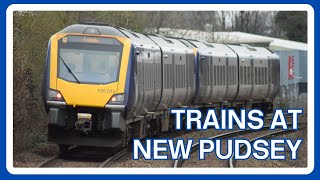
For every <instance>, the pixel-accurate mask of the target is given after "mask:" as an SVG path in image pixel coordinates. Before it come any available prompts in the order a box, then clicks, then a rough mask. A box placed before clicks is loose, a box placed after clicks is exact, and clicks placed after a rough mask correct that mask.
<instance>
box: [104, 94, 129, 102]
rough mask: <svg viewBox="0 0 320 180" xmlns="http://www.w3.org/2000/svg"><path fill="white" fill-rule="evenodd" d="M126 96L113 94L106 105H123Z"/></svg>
mask: <svg viewBox="0 0 320 180" xmlns="http://www.w3.org/2000/svg"><path fill="white" fill-rule="evenodd" d="M125 97H126V94H125V93H123V94H115V95H113V96H112V97H111V99H110V100H109V102H108V104H124V101H125Z"/></svg>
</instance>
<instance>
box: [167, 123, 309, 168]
mask: <svg viewBox="0 0 320 180" xmlns="http://www.w3.org/2000/svg"><path fill="white" fill-rule="evenodd" d="M299 124H301V123H299ZM287 125H288V126H289V125H292V123H287ZM269 128H270V125H267V126H264V127H262V129H261V130H260V131H259V132H261V131H266V130H268V129H269ZM301 128H302V127H300V128H299V129H301ZM303 128H304V127H303ZM294 131H296V130H292V129H289V130H279V131H276V132H271V133H268V134H264V135H261V136H258V137H256V138H253V139H251V140H250V143H252V142H253V141H255V140H257V139H261V138H265V139H270V138H271V137H274V136H278V135H281V134H287V133H292V132H294ZM256 132H257V131H252V130H251V129H245V130H237V131H232V132H227V133H223V134H219V135H216V136H213V137H210V138H209V139H210V140H215V139H226V138H230V137H237V136H239V135H246V134H251V133H256ZM240 148H241V149H240V150H241V151H244V150H245V148H246V146H243V145H242V146H241V147H240ZM198 149H199V143H195V144H193V145H192V147H191V150H190V153H194V152H196V151H197V150H198ZM184 162H185V160H184V159H182V158H181V156H179V157H178V159H177V160H174V162H173V165H172V167H173V168H179V167H182V166H183V163H184ZM235 162H236V161H235V160H234V157H233V155H232V157H231V158H230V160H229V163H228V166H229V167H231V168H233V167H235Z"/></svg>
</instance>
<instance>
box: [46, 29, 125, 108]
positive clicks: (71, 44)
mask: <svg viewBox="0 0 320 180" xmlns="http://www.w3.org/2000/svg"><path fill="white" fill-rule="evenodd" d="M103 40H105V41H111V42H106V43H110V45H109V44H107V45H106V46H111V47H110V50H112V51H108V48H106V50H104V49H103V48H101V47H99V46H105V44H99V43H104V42H101V41H103ZM112 41H113V42H112ZM112 43H113V44H112ZM115 46H119V47H117V48H115ZM129 51H130V39H127V38H122V37H112V36H88V35H85V36H84V35H79V34H56V35H54V36H53V37H52V38H51V54H50V89H52V90H58V91H59V92H60V93H61V95H62V97H63V99H64V100H65V102H66V104H67V105H70V106H73V107H76V106H87V107H105V105H106V104H107V102H108V101H109V100H112V99H111V97H112V96H113V95H115V94H123V93H124V87H125V80H126V72H127V67H128V60H129ZM70 71H71V72H70Z"/></svg>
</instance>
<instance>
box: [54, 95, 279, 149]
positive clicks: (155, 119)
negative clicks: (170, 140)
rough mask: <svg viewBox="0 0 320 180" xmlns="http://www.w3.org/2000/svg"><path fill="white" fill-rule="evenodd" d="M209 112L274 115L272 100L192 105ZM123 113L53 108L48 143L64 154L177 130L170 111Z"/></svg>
mask: <svg viewBox="0 0 320 180" xmlns="http://www.w3.org/2000/svg"><path fill="white" fill-rule="evenodd" d="M192 108H198V109H200V110H202V111H203V112H206V111H207V109H208V108H211V109H212V108H214V109H217V110H218V109H220V108H233V109H235V110H236V111H239V112H240V109H241V108H245V109H253V108H257V109H261V110H262V111H263V112H264V114H268V113H272V111H273V103H272V102H271V101H260V102H253V101H252V102H233V103H229V102H223V103H219V104H210V105H198V106H192ZM217 112H219V111H217ZM123 115H124V111H121V110H111V109H105V108H83V107H81V108H80V107H76V108H74V107H68V106H66V107H51V108H50V113H49V123H48V140H49V141H50V142H53V143H56V144H58V145H59V147H60V151H61V152H64V151H66V150H67V149H68V147H70V146H72V145H77V146H95V147H110V148H118V147H125V146H128V145H129V144H130V140H131V139H132V138H139V139H143V138H145V137H152V136H155V135H157V134H159V133H164V132H167V133H170V132H173V131H174V130H175V127H174V120H173V116H170V111H169V109H168V110H165V111H158V112H148V113H146V114H145V115H144V116H137V117H135V118H131V119H124V116H123Z"/></svg>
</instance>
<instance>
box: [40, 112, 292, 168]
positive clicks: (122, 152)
mask: <svg viewBox="0 0 320 180" xmlns="http://www.w3.org/2000/svg"><path fill="white" fill-rule="evenodd" d="M265 120H269V117H268V116H266V117H265ZM287 125H292V123H287ZM269 128H270V126H269V125H268V126H264V127H263V128H262V129H261V130H267V129H269ZM288 131H289V130H288ZM193 132H195V130H192V131H176V132H174V133H171V134H165V133H164V134H160V135H158V136H156V137H157V138H161V137H168V136H170V137H178V136H181V135H187V134H190V133H193ZM254 132H256V131H254ZM284 132H286V131H281V132H274V133H275V134H274V135H276V134H278V133H279V134H280V133H284ZM250 133H253V131H252V130H238V131H233V132H227V133H223V134H219V135H216V136H213V137H211V138H209V139H212V140H213V139H218V138H220V139H225V138H228V137H235V136H239V135H245V134H250ZM268 135H269V136H272V134H271V133H270V134H268ZM258 138H262V137H258ZM255 139H256V138H255ZM252 141H254V139H253V140H252ZM197 147H198V143H196V144H194V145H193V146H192V148H191V153H193V152H195V151H197ZM77 148H78V147H77V146H72V147H70V148H69V149H68V151H67V153H68V152H70V151H76V150H77ZM241 148H244V147H241ZM243 150H244V149H243ZM128 153H130V152H128V150H127V148H122V149H119V150H117V151H112V152H109V153H108V155H107V156H104V157H102V158H101V159H103V160H100V161H97V162H95V163H93V164H92V163H91V162H90V163H89V162H88V163H87V162H85V161H84V162H81V163H82V166H83V164H85V163H87V164H88V166H83V167H98V168H104V167H109V166H110V165H111V164H112V163H114V162H115V161H117V160H119V159H121V158H123V157H124V156H126V155H127V154H128ZM232 159H233V158H231V160H230V162H229V166H230V167H235V161H234V160H232ZM59 161H64V162H67V161H72V159H71V160H68V159H65V158H63V156H61V154H57V155H54V156H51V157H49V158H47V159H45V160H44V161H43V162H41V163H39V164H38V165H37V166H36V167H38V168H40V167H60V166H56V165H57V164H59ZM79 163H80V162H79ZM183 163H184V160H183V159H180V157H179V158H178V159H177V160H175V161H174V163H173V167H174V168H177V167H182V164H183ZM62 167H64V166H62ZM66 167H68V166H66Z"/></svg>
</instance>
